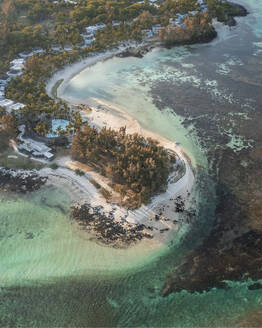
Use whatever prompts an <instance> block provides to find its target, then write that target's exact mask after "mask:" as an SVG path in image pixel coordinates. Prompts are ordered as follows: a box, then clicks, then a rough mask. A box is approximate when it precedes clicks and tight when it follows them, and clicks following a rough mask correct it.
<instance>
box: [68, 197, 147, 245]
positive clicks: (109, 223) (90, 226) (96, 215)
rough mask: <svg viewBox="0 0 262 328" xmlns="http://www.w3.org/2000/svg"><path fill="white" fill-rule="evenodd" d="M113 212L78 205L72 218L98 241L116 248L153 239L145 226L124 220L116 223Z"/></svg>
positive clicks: (86, 205)
mask: <svg viewBox="0 0 262 328" xmlns="http://www.w3.org/2000/svg"><path fill="white" fill-rule="evenodd" d="M113 212H114V211H112V212H110V213H109V214H105V213H104V212H103V207H102V206H97V207H92V206H91V205H90V204H87V203H85V204H83V205H79V204H77V205H74V206H73V207H72V218H73V219H75V220H76V221H78V222H79V224H80V225H81V226H82V227H83V228H84V229H86V230H88V231H90V232H91V233H94V234H95V235H96V239H97V241H99V242H101V243H104V244H107V245H110V246H114V247H125V246H128V245H130V244H132V243H135V242H137V241H139V240H141V239H142V238H150V239H151V238H153V236H152V235H151V234H149V233H147V232H146V231H145V229H146V227H145V226H144V225H143V224H131V223H128V222H126V221H124V220H123V221H122V222H116V221H115V220H114V213H113Z"/></svg>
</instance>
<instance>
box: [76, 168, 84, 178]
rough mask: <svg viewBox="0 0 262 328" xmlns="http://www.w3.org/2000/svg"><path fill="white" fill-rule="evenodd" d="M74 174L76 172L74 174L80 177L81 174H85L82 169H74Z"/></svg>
mask: <svg viewBox="0 0 262 328" xmlns="http://www.w3.org/2000/svg"><path fill="white" fill-rule="evenodd" d="M75 174H76V175H79V176H80V177H82V176H83V175H85V172H84V171H82V170H79V169H76V170H75Z"/></svg>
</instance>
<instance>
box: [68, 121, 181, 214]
mask: <svg viewBox="0 0 262 328" xmlns="http://www.w3.org/2000/svg"><path fill="white" fill-rule="evenodd" d="M70 153H71V156H72V157H73V158H74V159H76V160H78V161H81V162H83V163H88V164H89V165H90V166H92V167H93V168H94V169H95V170H96V171H98V172H99V173H100V174H102V175H104V176H106V177H107V178H109V179H110V180H111V181H112V184H111V186H112V188H113V189H114V190H115V191H117V192H118V193H119V194H120V195H121V197H122V200H123V204H124V205H126V206H127V207H132V208H138V207H140V206H141V204H142V203H143V204H146V203H148V202H149V201H150V199H151V197H152V196H153V195H155V194H157V193H160V192H163V191H165V190H166V187H167V179H168V175H169V173H170V171H171V170H172V167H173V163H175V161H176V159H175V155H173V154H168V152H167V151H166V150H165V149H164V148H163V147H161V146H159V144H158V142H157V141H156V140H152V139H150V138H147V139H145V138H143V137H142V136H139V135H138V134H136V133H135V134H126V131H125V128H121V129H120V130H119V131H114V130H111V129H107V128H103V129H102V130H101V131H100V132H99V131H97V130H96V129H95V128H93V127H90V126H89V125H88V124H85V125H83V127H82V129H81V130H80V131H78V133H77V134H76V136H75V137H74V139H73V143H72V146H71V152H70ZM101 192H102V193H103V194H106V192H105V191H103V189H102V190H101ZM106 198H109V195H108V194H107V195H106Z"/></svg>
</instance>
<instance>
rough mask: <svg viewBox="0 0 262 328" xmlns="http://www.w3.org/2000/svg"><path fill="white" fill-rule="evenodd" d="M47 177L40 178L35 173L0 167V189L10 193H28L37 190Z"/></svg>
mask: <svg viewBox="0 0 262 328" xmlns="http://www.w3.org/2000/svg"><path fill="white" fill-rule="evenodd" d="M46 180H47V177H41V176H39V175H38V174H37V172H36V171H26V170H17V171H15V170H12V169H5V168H3V167H0V189H1V190H5V191H12V192H23V193H24V192H30V191H35V190H38V189H39V188H40V187H41V186H42V185H44V184H45V183H46Z"/></svg>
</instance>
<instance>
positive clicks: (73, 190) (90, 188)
mask: <svg viewBox="0 0 262 328" xmlns="http://www.w3.org/2000/svg"><path fill="white" fill-rule="evenodd" d="M129 46H130V45H129ZM123 50H124V49H121V50H120V49H117V50H112V51H108V52H106V53H103V54H98V55H97V56H94V57H91V58H89V59H86V60H84V61H82V62H79V63H77V64H75V65H72V66H70V67H67V68H65V69H63V70H62V71H60V72H57V73H56V74H55V75H54V76H53V77H52V78H51V80H50V81H49V82H48V84H47V91H48V92H49V94H51V90H52V87H53V86H54V85H55V84H56V82H57V81H58V80H61V79H63V82H62V83H61V84H60V86H59V87H58V90H57V94H58V96H61V95H62V94H63V90H64V88H65V87H66V85H67V83H68V82H69V81H70V79H71V78H72V77H73V76H75V75H76V74H78V73H79V72H80V71H82V70H83V69H85V68H86V67H88V66H89V65H94V64H95V63H97V62H99V61H101V60H105V59H108V58H111V57H112V56H114V55H116V54H118V53H120V52H121V51H123ZM63 99H64V100H66V101H68V102H69V104H71V105H75V103H74V104H72V100H71V99H67V98H66V97H65V96H63ZM81 103H83V101H81ZM85 104H86V105H88V106H89V107H90V108H92V111H91V112H90V111H85V110H82V111H81V115H82V118H83V119H84V120H86V121H88V122H89V124H91V125H93V126H95V127H97V128H98V129H101V128H102V127H103V126H106V127H111V128H112V129H119V128H120V127H122V126H126V131H127V133H135V132H137V133H139V134H141V135H143V136H144V137H150V138H153V139H157V140H158V141H159V143H160V145H162V146H164V147H165V148H167V149H169V150H170V151H173V152H175V153H176V154H177V155H178V157H177V158H178V161H177V162H178V165H179V166H180V167H184V174H182V173H181V170H180V173H178V172H177V171H175V172H174V173H173V174H172V175H171V176H170V178H169V183H168V188H167V191H166V192H165V193H162V194H160V195H157V196H155V197H153V198H152V202H151V203H150V204H148V205H142V206H141V207H140V208H139V209H137V210H132V211H131V210H127V209H125V208H123V207H121V206H118V205H117V204H116V203H112V204H111V203H110V204H109V203H107V202H106V200H105V199H104V198H103V197H102V196H101V194H100V193H99V192H98V190H97V189H96V188H95V187H94V185H93V184H92V183H91V182H90V180H91V179H95V180H96V181H98V182H99V183H100V184H102V185H103V183H105V181H103V178H102V177H101V176H99V175H98V174H96V173H95V172H89V171H88V170H85V169H84V171H85V175H84V176H77V175H76V174H75V173H74V169H75V168H77V165H78V164H77V163H74V162H72V160H71V159H70V158H69V157H63V158H58V159H57V160H56V163H57V164H58V165H59V168H58V169H57V170H51V169H49V168H45V169H43V170H41V173H42V174H43V175H45V174H46V175H48V176H49V183H50V184H54V185H57V186H60V187H62V188H63V189H65V190H67V191H68V192H69V194H70V196H71V199H72V201H77V202H80V203H81V202H84V201H87V202H88V203H89V204H90V205H91V206H94V207H95V206H103V213H105V214H106V215H108V213H110V212H112V209H114V219H115V220H116V221H119V222H122V223H123V224H125V222H126V221H127V222H130V223H139V224H144V225H145V226H147V227H149V228H150V229H149V230H150V233H151V234H152V235H154V237H155V238H154V239H155V241H159V242H160V243H162V242H166V241H169V240H170V239H171V238H172V235H173V233H174V231H176V230H178V229H179V228H180V227H181V225H182V224H185V222H183V213H182V214H181V213H177V212H176V208H175V199H177V197H181V199H183V202H184V203H185V208H188V207H189V206H190V197H189V194H190V193H191V191H192V188H193V184H194V174H193V171H192V168H191V164H190V163H189V161H188V157H187V156H185V155H184V150H183V149H182V148H181V147H180V146H177V145H176V144H175V143H174V142H173V141H170V140H168V139H166V138H164V137H163V136H161V135H158V134H156V133H154V132H152V131H149V130H146V129H144V128H142V127H141V126H140V124H139V123H138V121H137V120H136V119H135V118H133V117H132V116H130V115H129V114H127V113H126V112H125V111H124V110H123V109H122V108H118V107H116V106H114V105H112V104H109V103H105V102H102V101H101V100H99V99H94V98H92V99H87V100H86V101H85ZM81 169H82V170H83V168H82V167H81ZM181 175H183V176H181ZM156 215H157V216H159V217H160V220H156V219H155V217H156ZM163 229H164V230H165V232H164V233H163V231H162V232H161V230H163Z"/></svg>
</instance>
